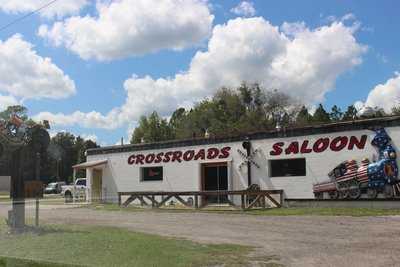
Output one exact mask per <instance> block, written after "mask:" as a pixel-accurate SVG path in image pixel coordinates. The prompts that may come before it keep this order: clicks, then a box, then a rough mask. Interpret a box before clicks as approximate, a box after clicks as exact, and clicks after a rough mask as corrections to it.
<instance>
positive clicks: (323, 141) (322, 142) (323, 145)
mask: <svg viewBox="0 0 400 267" xmlns="http://www.w3.org/2000/svg"><path fill="white" fill-rule="evenodd" d="M328 146H329V138H320V139H318V140H317V141H316V142H315V143H314V146H313V150H314V152H315V153H321V152H324V151H325V150H326V149H327V148H328Z"/></svg>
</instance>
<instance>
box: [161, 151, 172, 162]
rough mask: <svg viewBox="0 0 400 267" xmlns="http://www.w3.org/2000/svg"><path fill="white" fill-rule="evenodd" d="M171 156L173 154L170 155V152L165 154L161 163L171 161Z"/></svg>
mask: <svg viewBox="0 0 400 267" xmlns="http://www.w3.org/2000/svg"><path fill="white" fill-rule="evenodd" d="M172 154H173V153H172V152H171V151H170V152H167V153H165V155H164V160H163V162H169V161H170V160H171V156H172Z"/></svg>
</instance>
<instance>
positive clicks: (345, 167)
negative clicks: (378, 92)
mask: <svg viewBox="0 0 400 267" xmlns="http://www.w3.org/2000/svg"><path fill="white" fill-rule="evenodd" d="M371 145H372V146H374V147H376V148H377V149H378V152H379V154H378V159H377V160H376V161H375V162H370V160H369V159H368V158H365V159H363V160H362V161H361V164H360V165H358V164H357V161H355V160H347V161H345V162H342V163H341V164H339V165H338V166H337V167H336V168H334V169H333V170H332V171H331V172H330V173H329V174H328V176H329V178H330V180H329V181H327V182H322V183H317V184H314V186H313V191H314V196H315V198H317V199H324V198H327V196H329V198H330V199H358V198H359V197H361V195H362V194H363V193H366V195H367V197H368V198H370V199H374V198H376V197H377V196H378V194H379V193H382V194H383V196H384V197H385V198H392V197H394V196H395V195H396V192H399V193H400V179H399V169H398V166H397V161H396V159H397V155H396V151H395V149H394V147H393V146H392V144H391V138H390V136H389V135H388V134H387V132H386V130H385V129H383V128H381V129H378V130H375V137H374V138H373V139H372V141H371Z"/></svg>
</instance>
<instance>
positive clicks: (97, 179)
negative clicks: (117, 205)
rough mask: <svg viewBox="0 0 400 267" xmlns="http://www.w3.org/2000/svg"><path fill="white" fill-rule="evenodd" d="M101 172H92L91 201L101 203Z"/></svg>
mask: <svg viewBox="0 0 400 267" xmlns="http://www.w3.org/2000/svg"><path fill="white" fill-rule="evenodd" d="M102 176H103V171H102V170H96V169H95V170H93V176H92V201H93V202H101V200H102Z"/></svg>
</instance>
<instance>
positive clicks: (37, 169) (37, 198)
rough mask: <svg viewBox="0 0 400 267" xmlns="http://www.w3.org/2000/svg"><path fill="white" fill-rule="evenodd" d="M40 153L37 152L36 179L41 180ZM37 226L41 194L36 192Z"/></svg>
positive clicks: (37, 224) (36, 224)
mask: <svg viewBox="0 0 400 267" xmlns="http://www.w3.org/2000/svg"><path fill="white" fill-rule="evenodd" d="M40 156H41V155H40V153H39V152H37V153H36V181H40ZM35 208H36V209H35V210H36V212H35V226H36V227H38V226H39V194H36V207H35Z"/></svg>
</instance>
